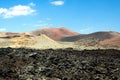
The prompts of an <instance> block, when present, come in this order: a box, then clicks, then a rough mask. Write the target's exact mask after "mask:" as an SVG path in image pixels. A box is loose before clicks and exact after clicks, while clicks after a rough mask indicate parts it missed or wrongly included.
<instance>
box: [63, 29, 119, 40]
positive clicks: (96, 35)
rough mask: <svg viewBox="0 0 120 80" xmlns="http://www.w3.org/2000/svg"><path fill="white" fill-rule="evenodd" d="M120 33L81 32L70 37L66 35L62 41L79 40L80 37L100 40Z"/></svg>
mask: <svg viewBox="0 0 120 80" xmlns="http://www.w3.org/2000/svg"><path fill="white" fill-rule="evenodd" d="M118 35H120V33H118V32H113V31H108V32H107V31H100V32H95V33H91V34H80V35H77V36H70V37H65V38H63V39H61V41H79V40H80V39H89V38H93V39H99V40H105V39H110V38H113V37H116V36H118Z"/></svg>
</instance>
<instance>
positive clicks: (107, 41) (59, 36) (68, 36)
mask: <svg viewBox="0 0 120 80" xmlns="http://www.w3.org/2000/svg"><path fill="white" fill-rule="evenodd" d="M40 34H44V35H46V36H47V37H49V38H51V39H53V40H55V41H62V42H77V41H78V43H80V44H83V43H84V44H87V43H90V44H91V42H92V44H93V43H94V41H95V44H96V43H97V42H98V44H99V45H117V46H120V33H119V32H114V31H99V32H94V33H90V34H79V33H77V32H74V31H71V30H69V29H67V28H64V27H62V28H42V29H37V30H34V31H29V32H24V33H13V32H0V38H1V39H2V38H14V37H21V36H25V37H28V36H31V37H34V36H39V35H40ZM86 41H88V42H86Z"/></svg>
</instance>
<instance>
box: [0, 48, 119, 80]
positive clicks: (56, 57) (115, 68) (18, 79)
mask: <svg viewBox="0 0 120 80" xmlns="http://www.w3.org/2000/svg"><path fill="white" fill-rule="evenodd" d="M0 80H120V51H119V50H114V49H109V50H100V49H98V50H82V51H79V50H73V49H72V48H67V49H56V50H53V49H46V50H36V49H26V48H0Z"/></svg>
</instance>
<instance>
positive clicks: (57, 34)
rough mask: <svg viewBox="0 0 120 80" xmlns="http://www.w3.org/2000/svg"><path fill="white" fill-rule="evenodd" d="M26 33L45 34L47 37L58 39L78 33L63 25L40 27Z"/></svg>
mask: <svg viewBox="0 0 120 80" xmlns="http://www.w3.org/2000/svg"><path fill="white" fill-rule="evenodd" d="M28 33H30V34H34V35H39V34H45V35H47V36H48V37H50V38H52V39H53V40H58V41H59V40H61V39H62V38H64V37H68V36H75V35H78V33H76V32H73V31H71V30H68V29H66V28H64V27H62V28H42V29H38V30H35V31H30V32H28Z"/></svg>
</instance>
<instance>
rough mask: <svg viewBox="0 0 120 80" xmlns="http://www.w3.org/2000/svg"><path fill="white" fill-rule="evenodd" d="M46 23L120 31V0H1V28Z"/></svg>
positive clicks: (80, 29) (7, 29)
mask: <svg viewBox="0 0 120 80" xmlns="http://www.w3.org/2000/svg"><path fill="white" fill-rule="evenodd" d="M46 27H55V28H59V27H65V28H68V29H70V30H72V31H75V32H78V33H82V34H88V33H92V32H97V31H116V32H120V0H0V32H25V31H32V30H36V29H41V28H46Z"/></svg>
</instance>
